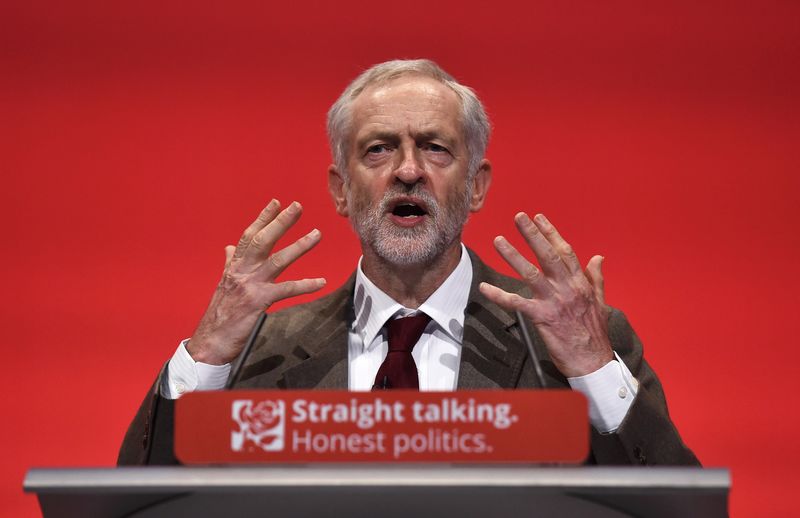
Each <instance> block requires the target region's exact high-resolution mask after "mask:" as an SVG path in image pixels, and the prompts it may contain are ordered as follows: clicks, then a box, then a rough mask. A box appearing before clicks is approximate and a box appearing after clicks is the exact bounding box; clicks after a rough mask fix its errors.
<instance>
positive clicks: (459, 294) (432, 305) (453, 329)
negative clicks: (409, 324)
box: [352, 244, 472, 349]
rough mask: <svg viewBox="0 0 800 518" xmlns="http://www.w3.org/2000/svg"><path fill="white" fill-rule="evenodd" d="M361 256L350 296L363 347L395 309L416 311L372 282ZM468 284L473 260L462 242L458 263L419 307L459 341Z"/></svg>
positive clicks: (462, 331)
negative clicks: (363, 266)
mask: <svg viewBox="0 0 800 518" xmlns="http://www.w3.org/2000/svg"><path fill="white" fill-rule="evenodd" d="M362 259H363V257H362V258H361V259H359V260H358V270H356V284H355V296H354V298H353V305H354V309H355V315H356V318H355V320H354V321H353V327H352V329H353V331H355V332H356V333H358V334H359V335H360V336H361V339H362V341H363V343H364V348H365V349H366V348H368V347H369V345H370V344H371V343H372V341H373V340H374V339H375V337H376V336H377V335H378V333H380V331H381V329H382V328H383V325H384V324H385V323H386V321H387V320H389V319H390V318H391V317H393V316H394V315H395V314H397V313H401V314H404V315H406V314H412V313H415V311H414V310H412V309H409V308H406V307H403V306H402V305H401V304H400V303H398V302H397V301H395V300H394V299H392V298H391V297H390V296H389V295H387V294H386V293H384V292H383V291H381V289H380V288H378V287H377V286H375V284H373V283H372V281H370V280H369V279H368V278H367V276H366V275H364V272H363V270H362V269H361V261H362ZM471 284H472V262H471V261H470V259H469V254H468V253H467V248H466V247H465V246H464V245H463V244H462V245H461V259H460V260H459V262H458V265H457V266H456V268H455V269H454V270H453V271H452V273H450V275H449V276H448V277H447V279H445V281H444V282H443V283H442V285H441V286H439V287H438V288H437V289H436V291H434V292H433V293H432V294H431V296H430V297H428V299H427V300H426V301H425V302H423V303H422V305H421V306H420V307H419V310H418V311H422V312H424V313H425V314H427V315H428V316H430V317H431V319H432V320H433V321H434V322H436V324H437V325H438V326H439V328H441V329H442V330H443V331H444V332H445V333H447V334H448V335H450V336H451V337H452V338H453V339H454V340H455V341H456V342H457V343H461V339H462V338H463V336H464V310H465V309H466V307H467V299H468V298H469V289H470V285H471Z"/></svg>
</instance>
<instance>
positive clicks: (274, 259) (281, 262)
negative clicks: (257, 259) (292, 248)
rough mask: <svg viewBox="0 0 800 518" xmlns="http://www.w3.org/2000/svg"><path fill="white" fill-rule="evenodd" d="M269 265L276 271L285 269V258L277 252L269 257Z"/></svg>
mask: <svg viewBox="0 0 800 518" xmlns="http://www.w3.org/2000/svg"><path fill="white" fill-rule="evenodd" d="M268 260H269V264H270V265H272V267H273V268H275V269H276V270H281V269H283V268H285V267H286V257H285V256H284V254H282V253H281V252H277V253H274V254H272V255H271V256H269V259H268Z"/></svg>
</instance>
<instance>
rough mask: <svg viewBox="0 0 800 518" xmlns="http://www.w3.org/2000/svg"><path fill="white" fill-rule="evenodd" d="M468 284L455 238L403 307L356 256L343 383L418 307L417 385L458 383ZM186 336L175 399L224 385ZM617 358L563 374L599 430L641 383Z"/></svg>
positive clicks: (356, 383) (365, 368)
mask: <svg viewBox="0 0 800 518" xmlns="http://www.w3.org/2000/svg"><path fill="white" fill-rule="evenodd" d="M471 284H472V262H471V261H470V260H469V255H468V254H467V250H466V247H464V245H463V244H462V245H461V260H460V261H459V263H458V266H456V268H455V270H453V272H452V273H451V274H450V276H448V277H447V279H445V281H444V282H443V283H442V285H441V286H439V288H438V289H437V290H436V291H435V292H434V293H433V294H432V295H431V296H430V297H428V299H427V300H426V301H425V302H424V303H423V304H422V305H421V306H420V307H419V308H418V309H416V310H414V309H409V308H405V307H403V306H402V305H401V304H399V303H398V302H396V301H395V300H393V299H392V298H391V297H390V296H389V295H387V294H386V293H384V292H383V291H381V290H380V289H379V288H378V287H377V286H375V284H373V283H372V281H370V280H369V279H368V278H367V277H366V275H364V272H363V270H362V269H361V261H360V260H359V263H358V270H357V272H356V282H355V295H354V298H353V303H354V309H355V315H356V318H355V321H354V322H353V323H352V325H351V327H350V329H349V332H348V368H349V376H348V379H349V389H350V390H354V391H368V390H370V389H371V388H372V385H373V383H374V381H375V376H376V374H377V372H378V368H379V367H380V365H381V363H383V360H384V358H385V357H386V352H387V350H388V347H389V346H388V342H387V339H386V334H385V331H384V325H385V324H386V321H387V320H389V319H390V318H399V317H404V316H409V315H413V314H415V313H417V312H423V313H425V314H427V315H428V316H430V317H431V321H430V322H429V323H428V325H427V327H426V328H425V331H424V333H423V334H422V337H421V338H420V339H419V341H418V342H417V344H416V345H415V346H414V349H413V351H412V353H411V354H412V356H413V357H414V362H415V363H416V364H417V372H418V373H419V388H420V390H422V391H451V390H455V389H456V388H457V382H458V368H459V364H460V362H461V341H462V339H463V336H464V310H465V309H466V307H467V298H468V296H469V289H470V286H471ZM186 342H187V340H184V341H183V342H181V344H180V345H179V346H178V350H177V351H175V354H174V356H173V357H172V359H171V360H170V363H169V369H168V370H169V376H168V377H167V378H166V379H165V380H164V382H163V383H162V386H161V393H162V395H163V396H164V397H167V398H170V399H175V398H178V397H180V396H181V394H183V393H185V392H191V391H194V390H217V389H221V388H223V387H224V386H225V381H226V379H227V377H228V374H229V373H230V365H229V364H228V365H220V366H217V365H208V364H204V363H199V362H195V361H194V360H193V359H192V357H191V356H190V355H189V353H188V352H187V351H186V346H185V345H186ZM614 355H615V357H616V359H615V360H612V361H610V362H609V363H607V364H606V365H605V366H603V367H601V368H600V369H598V370H597V371H595V372H592V373H590V374H587V375H585V376H580V377H575V378H567V381H568V382H569V384H570V386H571V387H572V388H573V389H574V390H577V391H579V392H581V393H582V394H584V395H585V396H586V398H587V399H588V401H589V421H590V422H591V423H592V425H593V426H594V427H595V428H596V429H597V430H598V431H600V432H603V433H609V432H613V431H614V430H616V429H617V428H618V427H619V425H620V424H621V423H622V420H623V419H624V418H625V415H626V414H627V412H628V409H629V408H630V406H631V404H632V403H633V400H634V398H635V396H636V392H637V390H638V388H639V383H638V382H637V380H636V379H635V378H634V377H633V375H632V374H631V372H630V370H629V369H628V368H627V366H626V365H625V364H624V362H622V360H621V359H620V358H619V356H617V355H616V353H614Z"/></svg>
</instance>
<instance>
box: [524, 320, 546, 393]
mask: <svg viewBox="0 0 800 518" xmlns="http://www.w3.org/2000/svg"><path fill="white" fill-rule="evenodd" d="M517 322H518V323H519V328H520V329H522V340H523V341H524V342H525V345H526V346H528V354H530V355H531V360H532V361H533V367H534V370H535V371H536V378H537V379H538V380H539V385H540V386H541V387H542V388H547V387H546V386H545V383H544V373H543V372H542V366H541V365H540V364H539V357H538V356H536V350H535V349H534V348H533V341H532V340H531V335H530V334H529V333H528V326H527V325H525V317H524V316H522V313H520V312H519V311H517Z"/></svg>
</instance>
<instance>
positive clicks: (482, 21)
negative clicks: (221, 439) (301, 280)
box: [0, 0, 800, 516]
mask: <svg viewBox="0 0 800 518" xmlns="http://www.w3.org/2000/svg"><path fill="white" fill-rule="evenodd" d="M109 4H110V3H109V2H101V1H97V2H55V1H44V2H42V1H40V2H35V1H25V2H23V1H21V0H20V1H14V0H12V1H11V2H4V3H3V5H2V6H0V67H1V68H0V131H2V134H1V135H0V136H1V137H2V138H0V170H2V179H3V182H2V189H0V201H1V202H2V203H1V204H0V210H1V211H2V223H3V236H2V237H3V239H2V254H1V255H0V261H2V263H1V264H0V266H1V268H0V271H1V272H2V276H3V281H2V284H3V287H4V289H3V295H4V296H3V297H2V301H0V304H2V306H1V308H0V318H2V332H3V336H2V347H3V349H2V351H3V356H2V358H3V365H4V369H3V375H2V376H0V383H2V385H1V386H0V389H2V397H3V407H2V410H3V419H4V422H5V423H6V425H5V426H3V427H2V431H0V434H2V435H0V445H2V448H3V449H4V451H5V453H4V460H3V465H4V468H3V470H2V472H1V474H0V477H2V478H1V479H0V484H1V487H2V489H0V510H2V511H3V513H2V514H4V515H9V516H35V515H37V513H38V511H37V507H36V503H35V499H34V497H32V496H24V495H23V494H22V493H21V484H22V478H23V475H24V472H25V470H26V469H28V468H29V467H32V466H110V465H112V464H113V463H114V461H115V457H116V451H117V447H118V445H119V443H120V440H121V438H122V435H123V433H124V430H125V428H126V426H127V423H128V421H129V420H130V418H131V417H132V415H133V413H134V411H135V409H136V407H137V405H138V403H139V402H140V400H141V398H142V397H143V395H144V393H145V391H146V389H147V388H148V386H149V385H150V383H151V381H152V379H153V377H154V375H155V373H156V372H157V370H158V368H159V366H160V365H161V363H162V362H163V361H165V360H166V359H167V358H168V357H169V356H170V355H171V354H172V352H173V350H174V348H175V346H176V344H177V342H178V340H180V339H181V338H183V337H185V336H188V335H189V334H191V332H192V330H193V327H194V325H195V324H196V322H197V320H198V318H199V316H200V314H201V313H202V311H203V309H204V306H205V304H206V301H207V299H208V297H209V295H210V293H211V291H212V289H213V287H214V285H215V283H216V280H217V278H218V275H219V273H220V271H221V265H222V262H223V246H224V245H225V244H228V243H234V242H235V241H236V239H237V238H238V236H239V233H240V232H241V230H242V229H243V228H244V227H245V226H246V225H247V223H249V221H250V220H251V219H252V218H253V217H255V215H256V214H257V212H258V210H259V209H260V208H261V206H262V205H263V204H264V203H266V202H267V201H268V200H269V199H270V198H271V197H273V196H274V197H278V198H279V199H281V200H282V201H284V202H285V203H288V202H289V201H291V200H292V199H297V200H300V201H301V202H302V203H303V204H304V205H305V207H306V214H305V216H304V218H303V220H302V223H301V225H300V227H301V228H300V229H298V231H297V232H296V233H295V234H299V233H300V232H301V231H303V232H304V231H307V230H309V229H310V228H312V227H314V226H316V227H319V228H320V229H321V230H322V233H323V242H322V243H321V245H320V247H319V249H318V250H316V251H315V252H314V253H313V254H311V255H309V256H308V257H306V258H304V259H303V260H301V262H300V263H299V264H297V265H296V266H295V267H293V268H292V269H291V270H290V272H289V273H290V274H291V275H293V276H317V275H324V276H326V277H327V278H328V280H329V289H330V288H332V287H335V286H336V285H338V284H339V283H340V282H341V281H342V280H344V279H345V278H346V276H347V275H348V274H349V272H350V270H351V269H352V268H353V266H354V264H355V260H356V258H357V256H358V248H357V244H356V242H355V239H354V238H353V236H352V232H351V231H350V229H349V227H348V225H347V223H346V221H345V220H343V219H341V218H338V217H337V216H335V214H334V212H333V209H332V205H331V203H330V201H329V199H328V195H327V192H326V189H325V168H326V166H327V165H328V163H329V157H328V151H327V148H326V140H325V134H324V114H325V111H326V109H327V107H328V106H329V104H330V103H331V102H332V101H333V100H334V99H335V97H336V96H337V95H338V93H339V92H340V91H341V89H342V88H343V87H344V86H345V84H346V83H347V81H349V80H350V79H351V78H353V77H354V76H355V75H356V74H357V73H358V72H359V71H360V70H362V69H363V68H364V67H366V66H368V65H370V64H373V63H376V62H379V61H383V60H386V59H391V58H395V57H419V56H425V57H430V58H432V59H435V60H437V61H438V62H440V64H442V65H443V66H444V67H445V68H446V69H448V70H449V71H451V72H452V73H453V74H454V75H455V76H457V77H458V78H459V79H461V80H462V81H464V82H465V83H466V84H469V85H472V86H474V87H475V88H476V89H477V90H478V92H479V94H480V95H481V96H482V98H483V99H484V101H485V103H486V105H487V107H488V111H489V113H490V116H491V117H492V120H493V123H494V125H495V133H494V137H493V141H492V143H491V145H490V150H489V157H490V158H491V159H492V160H493V163H494V166H495V177H494V185H493V187H492V192H491V193H490V197H489V202H488V205H487V206H486V207H485V209H484V211H483V212H482V213H481V214H478V215H476V216H475V217H473V219H472V220H471V221H470V223H469V225H468V229H467V232H466V235H465V241H466V242H467V243H468V244H469V245H470V246H472V247H473V248H474V249H476V250H477V251H478V252H479V253H480V254H482V255H483V257H484V258H485V259H487V260H488V262H489V263H490V264H493V265H495V266H496V267H499V268H501V269H504V268H503V265H502V264H501V262H500V260H499V258H498V256H497V255H496V254H495V252H494V251H493V250H492V247H491V240H492V238H493V237H494V236H495V235H496V234H499V233H503V234H506V235H509V236H510V235H513V225H512V221H511V218H512V215H513V214H514V213H515V212H516V211H518V210H521V209H525V210H528V211H531V212H536V211H541V212H544V213H546V214H548V216H549V217H550V219H551V220H552V221H554V222H555V223H556V224H557V225H558V226H559V228H560V229H561V231H562V233H563V234H564V235H565V236H567V237H568V239H569V240H570V241H571V242H572V244H573V246H574V247H575V248H576V249H577V250H578V252H579V253H580V255H581V257H582V259H583V260H584V261H585V260H587V259H588V258H589V257H590V256H591V255H592V254H594V253H601V254H603V255H605V256H606V258H607V260H606V264H605V266H606V268H605V270H606V278H607V290H608V299H609V301H610V303H612V304H613V305H615V306H617V307H620V308H622V309H623V310H625V311H626V312H627V314H628V316H629V317H630V319H631V321H632V322H633V324H634V326H635V327H636V329H637V330H638V332H639V334H640V335H641V337H642V338H643V340H644V343H645V344H646V352H647V357H648V358H649V359H650V361H651V363H652V364H653V365H654V366H655V368H656V370H657V372H658V373H659V374H660V376H661V378H662V381H663V382H664V385H665V387H666V390H667V395H668V397H669V402H670V408H671V411H672V415H673V417H674V420H675V422H676V423H677V424H678V426H679V428H680V430H681V432H682V433H683V436H684V438H685V440H686V441H687V442H688V443H689V444H690V445H691V446H692V447H693V448H694V450H695V452H696V453H697V454H698V456H699V457H700V459H701V460H702V461H703V462H704V463H705V464H706V465H707V466H727V467H730V468H732V472H733V484H734V485H733V492H732V498H731V501H732V510H733V514H734V516H787V515H788V514H789V513H791V512H792V510H794V509H795V508H796V506H797V504H796V503H795V501H794V499H792V498H790V494H791V493H790V492H791V491H794V490H795V487H794V486H795V482H794V481H796V480H797V477H796V476H795V475H794V470H795V469H796V465H797V464H798V460H800V455H798V446H797V438H798V436H800V434H798V417H797V402H796V397H795V395H794V394H795V392H796V384H797V381H796V380H797V375H798V355H797V353H796V352H795V350H796V340H797V331H796V327H795V322H796V319H797V316H796V314H795V313H796V311H797V306H798V304H797V294H798V293H799V292H800V281H798V274H797V270H798V268H797V264H798V259H799V258H800V257H799V256H800V243H798V232H797V223H798V216H800V214H799V210H798V192H800V189H798V187H800V185H798V184H800V180H798V178H799V175H798V171H799V170H800V168H798V165H800V160H799V159H798V153H797V145H798V142H800V139H799V137H800V124H799V123H798V121H800V110H798V97H799V96H800V67H798V62H800V59H799V58H800V36H798V34H799V33H798V30H797V27H798V19H799V18H798V16H799V15H800V4H797V3H795V2H780V1H771V2H770V1H768V2H703V3H702V5H698V4H699V3H696V2H680V3H673V4H672V5H669V6H665V5H662V6H658V7H656V6H653V5H651V4H650V3H642V2H638V1H633V0H631V1H622V2H620V1H611V2H602V3H601V2H585V3H581V2H561V1H552V2H525V3H522V2H520V3H519V4H518V5H514V4H509V3H504V2H487V3H485V4H483V3H482V5H477V4H476V5H472V6H471V5H468V4H465V3H464V2H463V1H457V2H456V1H454V2H442V3H429V2H415V1H412V2H405V3H399V4H398V3H394V4H392V3H390V4H373V3H371V2H364V1H359V2H350V3H347V4H341V5H340V4H339V3H334V2H323V1H317V2H301V3H288V4H279V5H271V4H270V3H268V2H258V1H252V2H236V3H231V2H227V3H225V4H222V3H220V5H218V6H214V5H212V3H210V2H208V3H206V2H199V3H198V2H185V3H172V2H170V3H162V2H145V3H142V2H138V3H136V7H120V6H119V5H122V4H119V3H113V4H114V5H115V6H110V5H109ZM117 4H119V5H117ZM164 4H167V5H164ZM516 241H517V242H519V240H516Z"/></svg>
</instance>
